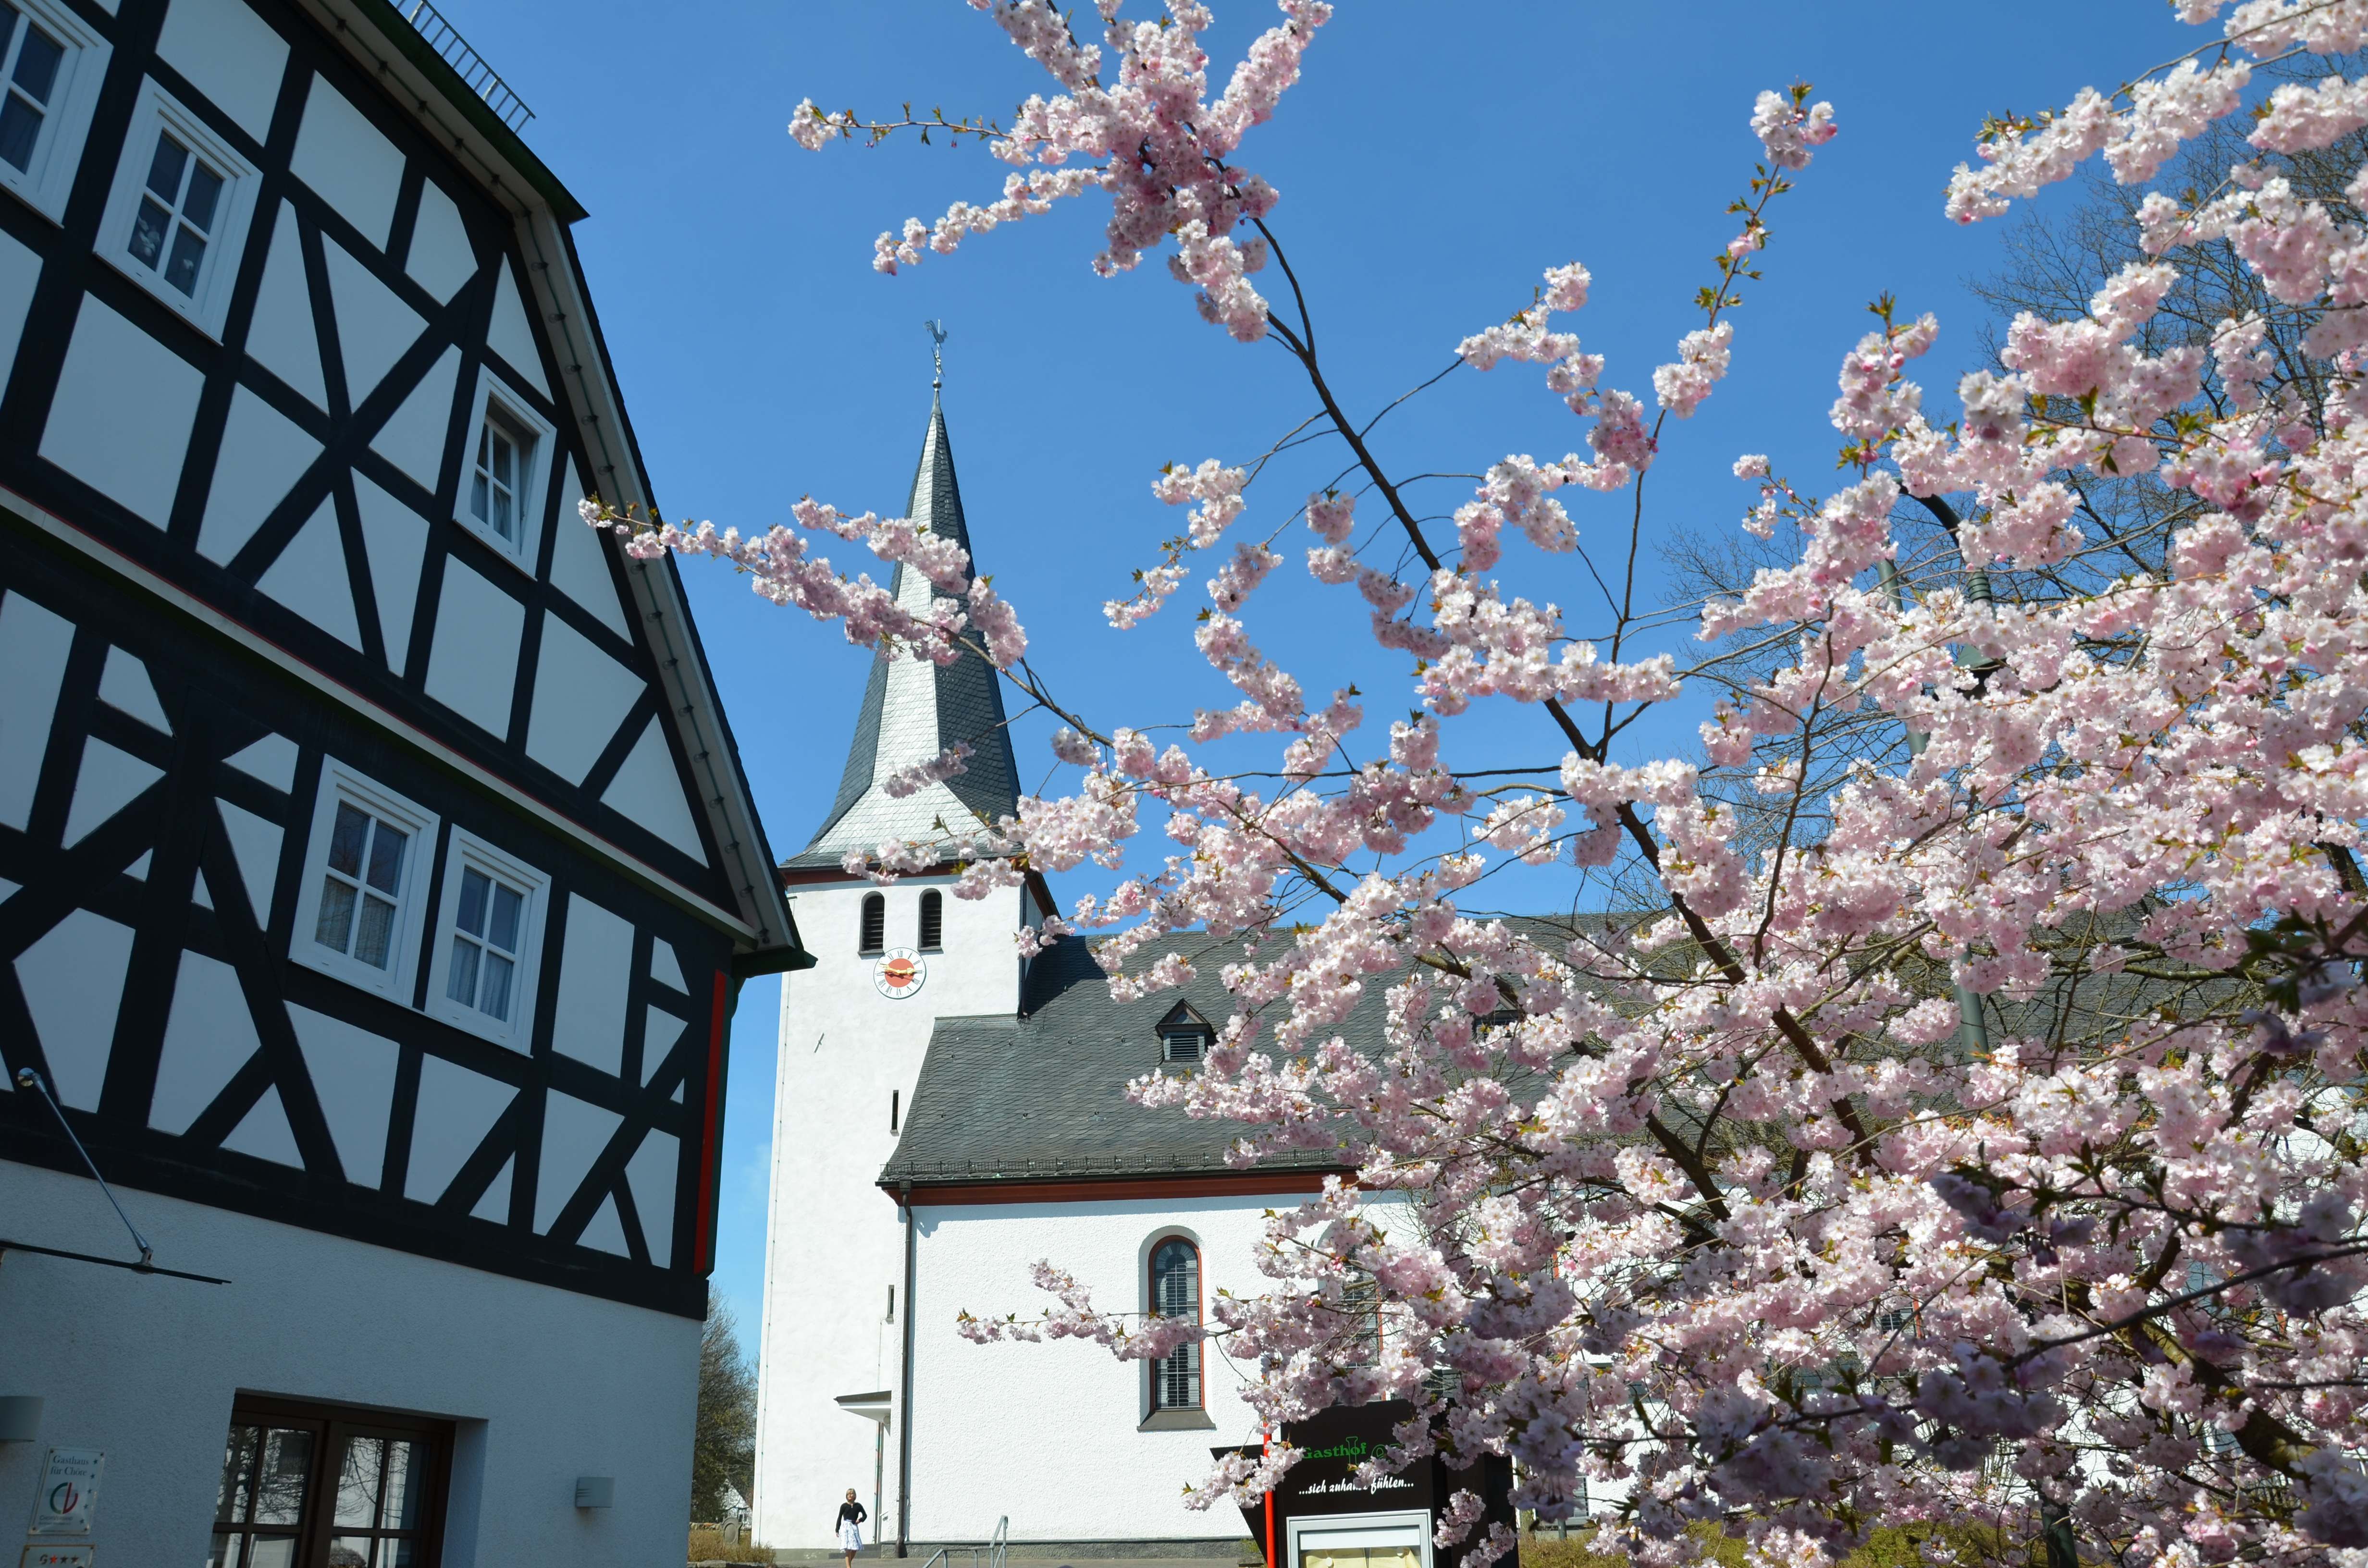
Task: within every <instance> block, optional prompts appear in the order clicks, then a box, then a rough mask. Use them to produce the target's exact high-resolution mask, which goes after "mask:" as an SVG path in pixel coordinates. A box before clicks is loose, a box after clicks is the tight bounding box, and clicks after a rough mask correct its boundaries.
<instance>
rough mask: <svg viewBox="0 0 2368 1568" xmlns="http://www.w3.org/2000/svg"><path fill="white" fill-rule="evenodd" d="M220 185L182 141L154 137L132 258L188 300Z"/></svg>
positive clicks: (134, 219) (193, 294)
mask: <svg viewBox="0 0 2368 1568" xmlns="http://www.w3.org/2000/svg"><path fill="white" fill-rule="evenodd" d="M10 91H11V92H12V93H13V92H14V91H15V88H14V85H13V84H12V85H11V88H10ZM223 183H224V182H223V176H222V171H221V170H220V169H217V168H215V167H214V166H213V165H211V164H209V163H207V162H206V161H205V160H204V159H203V158H201V157H199V156H198V154H196V153H192V152H190V151H189V149H188V147H187V146H186V145H184V144H183V142H181V140H180V138H178V137H176V136H175V135H174V134H173V133H172V132H171V131H158V132H157V133H156V150H155V152H154V153H153V154H152V155H151V156H150V157H149V160H148V180H147V184H146V186H145V187H143V188H142V190H141V192H140V205H139V206H138V207H137V208H135V209H134V210H133V212H132V216H131V258H132V259H133V260H134V261H137V262H139V263H140V264H141V265H142V267H147V268H149V269H150V270H151V271H153V272H154V273H155V274H156V275H157V276H158V277H160V278H164V280H165V282H166V283H167V284H169V285H171V286H172V288H173V289H174V290H176V291H177V292H178V293H180V294H182V295H184V296H186V297H188V298H189V299H195V298H197V293H198V278H199V274H200V272H201V271H202V270H203V269H204V267H205V263H206V246H207V244H208V243H209V242H210V241H211V238H212V235H213V229H214V222H215V219H216V217H217V216H218V214H219V212H220V210H221V208H222V185H223Z"/></svg>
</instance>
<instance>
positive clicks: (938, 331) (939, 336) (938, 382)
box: [922, 321, 946, 391]
mask: <svg viewBox="0 0 2368 1568" xmlns="http://www.w3.org/2000/svg"><path fill="white" fill-rule="evenodd" d="M922 325H923V326H925V327H928V329H929V358H931V359H932V360H934V361H935V362H936V364H937V368H938V373H937V376H936V377H935V379H933V380H932V381H930V382H929V386H930V389H931V390H932V391H935V390H937V389H939V388H941V387H943V386H944V385H945V384H946V324H945V323H943V322H941V321H925V322H923V323H922Z"/></svg>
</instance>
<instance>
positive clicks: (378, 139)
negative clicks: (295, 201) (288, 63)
mask: <svg viewBox="0 0 2368 1568" xmlns="http://www.w3.org/2000/svg"><path fill="white" fill-rule="evenodd" d="M289 168H290V170H291V171H292V172H293V173H294V174H295V176H296V177H297V178H298V179H301V180H302V181H303V182H304V183H305V184H306V185H309V186H311V187H313V190H314V191H315V192H316V193H317V194H318V195H319V196H320V198H321V199H323V200H324V201H326V202H327V203H328V204H329V205H330V206H332V207H334V208H336V210H337V211H338V212H339V213H340V214H342V215H343V216H344V218H345V220H346V222H348V223H351V224H352V225H353V226H354V227H355V228H357V229H359V230H360V231H361V232H362V233H363V235H364V237H366V238H367V239H368V240H369V241H370V244H374V245H376V246H378V247H379V248H380V249H381V250H383V249H385V248H386V237H387V231H388V230H390V229H392V228H393V226H394V203H395V199H396V198H397V197H399V196H400V195H402V193H403V154H402V153H399V152H397V151H396V150H395V146H394V143H393V142H389V141H388V140H387V139H386V137H385V136H384V135H383V134H382V133H381V131H379V128H378V127H377V126H375V125H372V124H371V123H370V120H369V119H368V118H367V117H366V116H365V115H363V113H362V111H361V110H359V109H358V108H355V107H354V106H353V105H352V104H350V103H348V102H347V101H346V97H345V95H344V94H343V93H340V92H338V91H337V89H336V88H335V87H332V86H331V85H329V84H328V81H327V79H326V78H324V77H321V76H315V77H313V86H312V89H311V91H310V92H309V93H308V94H307V96H306V97H305V99H304V123H303V125H302V127H301V128H300V129H299V130H298V131H297V132H296V156H295V158H294V159H293V160H292V161H291V162H290V165H289Z"/></svg>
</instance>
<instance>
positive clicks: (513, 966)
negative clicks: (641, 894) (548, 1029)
mask: <svg viewBox="0 0 2368 1568" xmlns="http://www.w3.org/2000/svg"><path fill="white" fill-rule="evenodd" d="M440 881H441V885H442V889H443V891H442V892H440V893H439V894H438V900H437V915H436V926H435V930H436V938H435V951H434V958H433V961H432V963H431V964H430V966H429V973H428V976H427V1011H428V1012H430V1013H432V1014H434V1015H435V1016H436V1017H439V1018H441V1019H443V1020H444V1021H445V1022H446V1023H448V1024H453V1025H456V1026H458V1027H459V1028H464V1029H467V1030H468V1031H469V1032H470V1033H472V1034H473V1035H477V1036H479V1037H481V1038H483V1039H485V1040H492V1041H493V1042H494V1043H495V1044H496V1045H506V1046H508V1047H509V1048H510V1049H511V1050H513V1051H523V1050H525V1049H526V1040H527V1036H528V1034H529V1030H530V1026H531V1025H532V1024H533V1022H534V992H535V971H536V969H537V967H538V966H537V964H536V961H535V955H536V953H537V952H538V951H539V950H540V949H541V941H542V938H541V929H542V918H541V916H542V911H543V909H544V907H545V905H546V903H547V902H548V900H549V896H550V887H551V879H550V877H549V876H547V875H546V874H544V873H543V872H541V871H539V870H537V869H534V868H533V867H531V866H529V865H526V864H525V863H524V862H522V861H520V860H518V859H517V858H514V857H512V856H511V855H509V854H508V853H507V852H506V851H504V850H502V849H501V848H499V847H497V846H495V845H492V844H488V843H487V842H485V841H484V839H482V838H479V837H477V836H476V835H474V834H472V833H468V832H465V831H463V830H462V829H461V828H459V827H457V826H456V827H454V828H453V830H452V834H451V840H450V848H449V850H448V851H447V853H446V854H445V857H444V874H443V876H442V878H441V879H440Z"/></svg>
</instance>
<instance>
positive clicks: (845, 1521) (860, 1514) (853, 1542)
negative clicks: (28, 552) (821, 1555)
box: [838, 1486, 871, 1568]
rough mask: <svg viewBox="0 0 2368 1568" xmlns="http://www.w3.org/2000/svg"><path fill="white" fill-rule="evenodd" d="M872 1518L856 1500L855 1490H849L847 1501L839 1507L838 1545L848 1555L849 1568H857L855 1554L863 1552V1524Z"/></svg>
mask: <svg viewBox="0 0 2368 1568" xmlns="http://www.w3.org/2000/svg"><path fill="white" fill-rule="evenodd" d="M870 1517H871V1515H869V1514H867V1513H865V1512H864V1511H863V1505H862V1504H860V1503H859V1502H857V1501H856V1500H855V1488H854V1487H852V1486H850V1487H848V1489H847V1501H846V1502H844V1503H841V1504H840V1505H839V1506H838V1545H839V1550H840V1551H844V1552H846V1553H847V1568H855V1554H856V1553H857V1552H859V1551H862V1550H863V1522H864V1521H865V1520H866V1519H869V1518H870Z"/></svg>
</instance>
